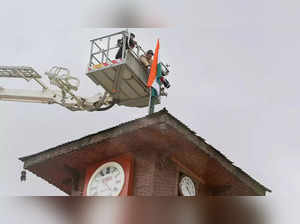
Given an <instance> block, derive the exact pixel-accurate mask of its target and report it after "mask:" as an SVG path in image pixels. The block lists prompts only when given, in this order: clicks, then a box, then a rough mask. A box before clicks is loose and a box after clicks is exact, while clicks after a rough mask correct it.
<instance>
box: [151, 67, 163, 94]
mask: <svg viewBox="0 0 300 224" xmlns="http://www.w3.org/2000/svg"><path fill="white" fill-rule="evenodd" d="M161 76H162V75H161V64H160V63H158V64H157V73H156V80H155V82H154V83H153V88H152V96H158V93H159V89H160V86H161V85H162V83H161V81H160V77H161Z"/></svg>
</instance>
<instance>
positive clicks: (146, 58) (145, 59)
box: [140, 50, 153, 73]
mask: <svg viewBox="0 0 300 224" xmlns="http://www.w3.org/2000/svg"><path fill="white" fill-rule="evenodd" d="M152 56H153V51H152V50H148V51H147V52H146V53H145V54H144V55H142V56H141V57H140V61H141V62H142V63H143V65H144V66H145V67H146V69H147V71H148V73H149V71H150V68H151V65H152Z"/></svg>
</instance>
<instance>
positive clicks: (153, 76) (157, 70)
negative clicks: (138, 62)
mask: <svg viewBox="0 0 300 224" xmlns="http://www.w3.org/2000/svg"><path fill="white" fill-rule="evenodd" d="M158 51H159V40H157V43H156V48H155V53H154V58H153V62H152V65H151V69H150V74H149V78H148V82H147V87H149V88H150V87H152V85H153V83H154V85H153V87H154V89H152V95H154V96H155V95H156V96H158V92H159V87H160V80H159V78H160V76H161V65H160V64H158Z"/></svg>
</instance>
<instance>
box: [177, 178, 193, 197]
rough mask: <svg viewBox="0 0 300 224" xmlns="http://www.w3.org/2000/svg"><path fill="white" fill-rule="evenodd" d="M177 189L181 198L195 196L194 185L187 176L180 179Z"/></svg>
mask: <svg viewBox="0 0 300 224" xmlns="http://www.w3.org/2000/svg"><path fill="white" fill-rule="evenodd" d="M179 188H180V191H181V193H182V195H183V196H196V189H195V184H194V182H193V181H192V179H191V178H190V177H188V176H183V177H182V178H181V180H180V183H179Z"/></svg>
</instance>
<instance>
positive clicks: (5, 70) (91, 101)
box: [0, 66, 114, 111]
mask: <svg viewBox="0 0 300 224" xmlns="http://www.w3.org/2000/svg"><path fill="white" fill-rule="evenodd" d="M69 73H70V72H69V70H68V69H66V68H62V67H57V66H54V67H52V68H51V69H50V70H49V71H48V72H46V73H45V74H46V75H47V76H48V78H49V80H50V84H52V85H55V86H56V87H58V88H59V90H52V89H49V87H47V86H46V85H45V84H44V83H43V82H42V81H41V76H40V75H39V74H38V73H37V72H36V71H34V69H33V68H31V67H23V66H0V78H1V77H2V78H23V79H25V80H26V81H31V80H35V81H36V82H37V83H38V84H39V85H40V86H41V87H42V90H40V91H34V90H20V89H5V88H4V87H1V86H0V101H1V100H3V101H17V102H30V103H47V104H54V103H55V104H59V105H61V106H64V107H66V108H68V109H69V110H72V111H78V110H87V111H101V110H107V109H109V108H111V107H112V106H113V105H114V101H113V98H112V97H110V95H109V94H108V93H107V92H105V94H104V95H103V94H97V95H95V96H93V97H90V98H82V97H80V96H76V95H75V94H74V93H73V92H74V91H76V90H77V89H78V87H79V83H80V82H79V80H78V79H77V78H75V77H72V76H70V74H69Z"/></svg>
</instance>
